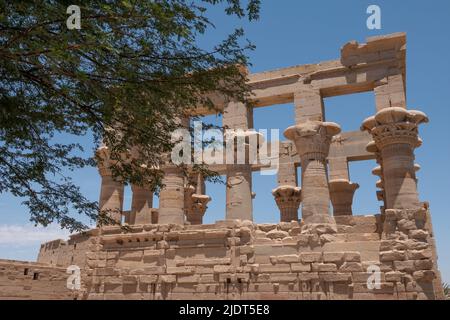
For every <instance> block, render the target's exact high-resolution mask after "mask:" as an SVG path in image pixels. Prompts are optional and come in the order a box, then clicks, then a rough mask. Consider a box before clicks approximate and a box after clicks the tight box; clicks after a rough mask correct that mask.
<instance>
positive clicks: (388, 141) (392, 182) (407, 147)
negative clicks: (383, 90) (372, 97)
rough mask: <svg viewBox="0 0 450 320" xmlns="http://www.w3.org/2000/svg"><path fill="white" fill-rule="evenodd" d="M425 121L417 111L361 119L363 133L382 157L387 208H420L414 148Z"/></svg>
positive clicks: (387, 112) (398, 110) (395, 109)
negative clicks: (419, 130) (362, 120)
mask: <svg viewBox="0 0 450 320" xmlns="http://www.w3.org/2000/svg"><path fill="white" fill-rule="evenodd" d="M424 122H428V118H427V116H426V115H425V114H424V113H423V112H420V111H416V110H406V109H403V108H399V107H392V108H385V109H382V110H381V111H379V112H378V113H377V114H376V115H375V116H372V117H369V118H367V119H366V120H364V122H363V125H362V127H361V128H362V130H367V131H369V132H370V133H371V134H372V137H373V139H374V142H375V144H376V147H377V149H378V150H379V152H380V156H381V158H382V163H383V165H382V170H383V187H384V196H385V201H386V209H416V208H420V207H421V205H420V203H419V197H418V194H417V186H416V174H415V171H416V170H415V166H414V149H415V148H416V147H418V146H419V145H420V139H419V137H418V125H419V124H421V123H424Z"/></svg>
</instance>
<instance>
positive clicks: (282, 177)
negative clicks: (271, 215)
mask: <svg viewBox="0 0 450 320" xmlns="http://www.w3.org/2000/svg"><path fill="white" fill-rule="evenodd" d="M293 147H294V146H293V144H292V143H291V142H281V143H280V153H279V154H280V159H279V168H278V173H277V178H278V187H277V188H275V189H273V190H272V195H273V196H274V197H275V202H276V203H277V206H278V209H280V221H281V222H290V221H298V208H299V206H300V202H301V189H300V188H299V187H297V169H296V167H295V163H293V162H292V159H291V153H292V148H293ZM294 148H295V147H294Z"/></svg>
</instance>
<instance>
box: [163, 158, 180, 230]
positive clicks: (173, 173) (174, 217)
mask: <svg viewBox="0 0 450 320" xmlns="http://www.w3.org/2000/svg"><path fill="white" fill-rule="evenodd" d="M163 184H164V187H163V188H162V189H161V192H160V194H159V211H158V223H160V224H165V223H176V224H184V176H183V173H182V171H181V169H179V168H177V167H176V166H170V167H169V166H167V167H166V168H164V178H163Z"/></svg>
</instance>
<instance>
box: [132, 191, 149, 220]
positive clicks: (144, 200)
mask: <svg viewBox="0 0 450 320" xmlns="http://www.w3.org/2000/svg"><path fill="white" fill-rule="evenodd" d="M131 191H132V192H133V195H132V198H131V214H130V224H136V223H137V222H141V221H148V222H150V221H151V216H152V207H153V192H151V191H150V190H149V189H148V188H145V187H141V186H137V185H132V186H131Z"/></svg>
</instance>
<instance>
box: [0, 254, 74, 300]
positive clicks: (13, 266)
mask: <svg viewBox="0 0 450 320" xmlns="http://www.w3.org/2000/svg"><path fill="white" fill-rule="evenodd" d="M68 276H69V274H67V273H66V269H65V268H58V267H52V266H49V265H46V264H41V263H36V262H23V261H15V260H0V300H15V299H20V300H28V299H31V300H69V299H74V298H76V295H74V294H73V292H72V291H70V290H69V289H67V283H66V282H67V277H68Z"/></svg>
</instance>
